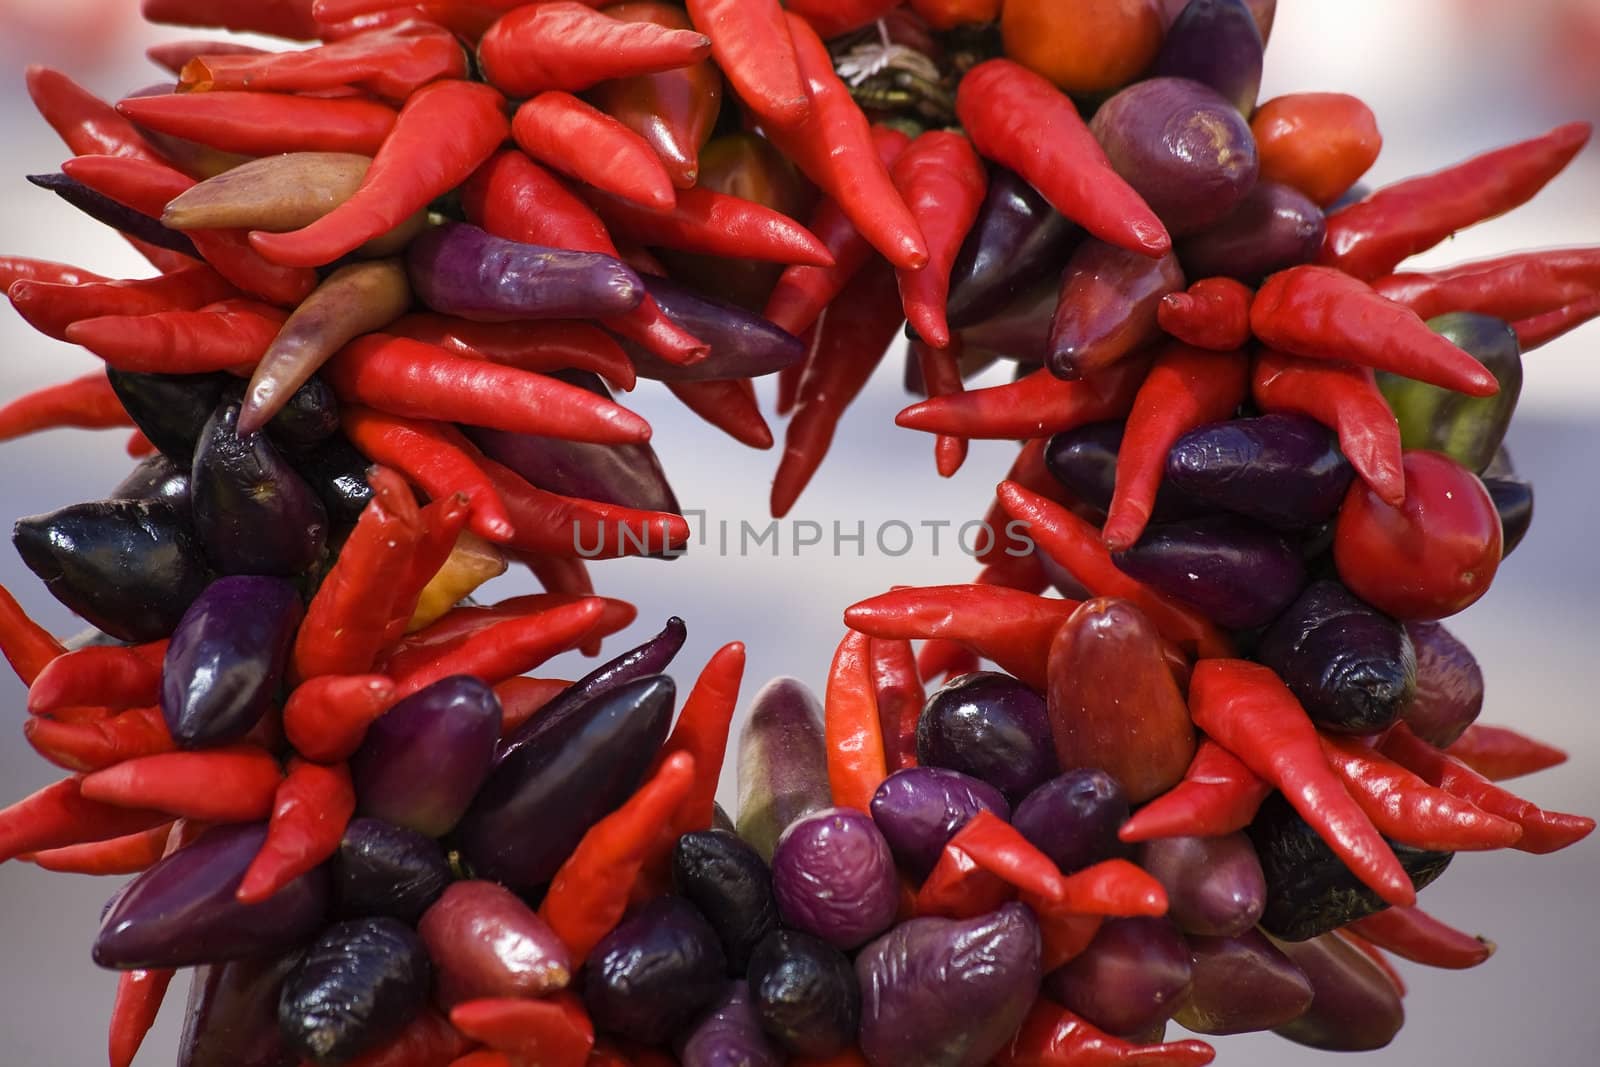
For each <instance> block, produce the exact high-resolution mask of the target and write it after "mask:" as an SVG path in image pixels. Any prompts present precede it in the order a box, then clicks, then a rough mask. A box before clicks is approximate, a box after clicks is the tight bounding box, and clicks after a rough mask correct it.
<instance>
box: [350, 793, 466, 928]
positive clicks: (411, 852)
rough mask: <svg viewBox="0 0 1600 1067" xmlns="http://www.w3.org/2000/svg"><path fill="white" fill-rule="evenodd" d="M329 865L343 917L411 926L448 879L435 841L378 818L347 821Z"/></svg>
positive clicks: (447, 866) (447, 869)
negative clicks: (371, 918) (389, 920)
mask: <svg viewBox="0 0 1600 1067" xmlns="http://www.w3.org/2000/svg"><path fill="white" fill-rule="evenodd" d="M330 863H331V865H332V868H333V872H332V873H333V887H334V895H335V896H336V897H337V898H338V910H339V914H340V915H341V916H342V917H344V918H360V917H363V916H368V915H391V916H393V917H394V918H396V919H404V920H405V921H406V922H415V921H416V920H417V919H418V918H419V917H420V916H421V915H422V913H423V912H425V911H427V910H428V907H429V905H431V904H432V903H433V902H434V901H435V900H438V899H439V895H440V894H441V893H443V892H444V891H445V887H447V886H448V885H450V881H451V879H452V878H453V877H454V875H453V874H452V873H451V871H450V861H449V860H448V859H446V858H445V854H444V849H442V848H440V847H439V842H437V841H435V840H434V839H433V838H431V837H428V836H427V835H425V834H419V833H418V832H417V831H415V830H408V829H406V828H405V827H403V826H395V825H394V824H392V823H386V822H384V821H383V820H382V819H364V818H355V819H351V820H350V825H348V826H346V827H345V828H344V836H343V837H342V838H340V839H339V850H338V851H337V852H335V853H334V854H333V858H332V860H331V861H330Z"/></svg>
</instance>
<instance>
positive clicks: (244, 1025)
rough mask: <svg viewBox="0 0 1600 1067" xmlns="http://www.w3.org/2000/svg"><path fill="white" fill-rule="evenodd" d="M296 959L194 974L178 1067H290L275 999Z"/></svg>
mask: <svg viewBox="0 0 1600 1067" xmlns="http://www.w3.org/2000/svg"><path fill="white" fill-rule="evenodd" d="M299 963H300V953H299V952H298V951H296V952H290V953H288V954H286V955H281V956H252V957H249V958H248V959H242V960H231V961H229V962H227V963H213V964H207V965H206V966H203V967H200V968H197V969H196V970H195V972H194V978H193V979H192V980H191V981H190V983H189V1007H188V1011H187V1012H186V1013H185V1015H184V1020H183V1037H182V1038H181V1039H180V1040H179V1042H178V1067H296V1065H297V1064H298V1063H299V1062H300V1057H299V1056H296V1055H295V1054H294V1053H293V1052H292V1051H290V1049H289V1046H288V1045H287V1044H285V1043H284V1040H283V1035H282V1034H281V1033H279V1031H278V993H279V990H281V989H282V988H283V980H284V978H286V977H287V976H288V974H289V972H290V971H292V970H294V968H295V967H297V966H298V965H299Z"/></svg>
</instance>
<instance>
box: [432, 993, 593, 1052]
mask: <svg viewBox="0 0 1600 1067" xmlns="http://www.w3.org/2000/svg"><path fill="white" fill-rule="evenodd" d="M450 1022H451V1023H452V1024H453V1025H454V1026H455V1028H456V1029H457V1030H460V1031H461V1032H462V1033H463V1034H466V1035H467V1036H468V1037H470V1038H472V1039H473V1040H474V1041H482V1042H483V1043H484V1044H486V1045H489V1046H491V1047H493V1048H498V1049H501V1050H502V1051H505V1052H510V1053H513V1054H514V1055H516V1056H519V1057H526V1058H528V1059H529V1060H531V1061H532V1062H534V1063H538V1064H540V1065H541V1067H584V1062H585V1061H586V1060H587V1059H588V1058H589V1050H590V1049H591V1048H593V1047H594V1025H593V1024H592V1023H590V1022H589V1016H588V1014H587V1013H586V1012H585V1011H584V1010H583V1003H582V1002H581V1001H580V1000H579V999H578V998H577V996H575V995H574V994H572V993H569V992H561V993H556V994H554V995H553V996H549V997H545V998H543V999H541V1000H510V999H506V1000H468V1001H463V1002H462V1003H460V1004H457V1005H456V1006H455V1007H453V1008H451V1009H450Z"/></svg>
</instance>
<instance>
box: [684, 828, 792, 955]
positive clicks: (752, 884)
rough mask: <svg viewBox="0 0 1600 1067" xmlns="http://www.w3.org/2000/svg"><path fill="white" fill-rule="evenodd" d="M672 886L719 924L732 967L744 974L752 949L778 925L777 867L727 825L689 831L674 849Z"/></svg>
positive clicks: (713, 926)
mask: <svg viewBox="0 0 1600 1067" xmlns="http://www.w3.org/2000/svg"><path fill="white" fill-rule="evenodd" d="M672 886H673V888H674V889H675V890H677V891H678V893H679V894H681V895H682V896H684V897H686V898H688V900H689V901H690V903H692V904H693V905H694V906H695V907H697V908H699V909H700V913H701V914H702V915H704V916H705V917H706V921H707V922H709V923H711V927H712V929H714V930H716V932H717V937H718V939H719V940H720V941H721V942H722V954H723V955H724V956H726V957H727V960H728V973H729V974H732V975H742V974H744V972H745V967H746V965H748V964H749V962H750V952H751V950H752V949H754V948H755V947H756V944H757V943H758V942H760V940H761V939H762V938H764V937H766V936H767V934H769V933H771V932H772V931H773V930H774V929H776V927H777V925H778V903H777V901H776V900H775V899H774V898H773V896H772V872H771V871H769V870H768V869H767V863H766V861H765V860H763V859H762V858H761V855H760V853H758V852H756V850H755V849H754V848H752V847H751V846H750V845H749V844H747V843H746V842H745V841H744V840H743V839H742V838H740V837H739V835H738V834H735V833H730V832H729V831H727V830H696V831H694V832H692V833H687V834H684V835H683V836H682V837H680V838H678V843H677V845H676V846H675V847H674V848H673V850H672Z"/></svg>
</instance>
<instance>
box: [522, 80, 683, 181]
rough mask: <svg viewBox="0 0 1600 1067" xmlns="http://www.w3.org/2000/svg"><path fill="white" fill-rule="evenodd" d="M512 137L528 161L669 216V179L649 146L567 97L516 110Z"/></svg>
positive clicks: (547, 97) (543, 96)
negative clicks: (533, 160) (533, 161)
mask: <svg viewBox="0 0 1600 1067" xmlns="http://www.w3.org/2000/svg"><path fill="white" fill-rule="evenodd" d="M511 135H512V137H514V138H515V139H516V142H517V146H518V147H519V148H521V149H522V150H523V151H524V152H526V153H527V154H528V155H529V156H530V157H532V158H533V159H535V160H537V161H538V162H540V163H543V164H544V165H545V166H547V167H550V168H551V169H552V170H558V171H560V172H561V173H563V174H567V175H570V176H571V177H574V178H577V179H578V180H579V181H582V182H587V183H588V184H590V185H592V186H594V187H595V188H597V189H603V190H605V191H606V192H608V193H611V194H612V195H614V196H616V197H617V198H618V199H620V200H623V201H627V202H631V203H635V204H638V205H639V206H641V207H643V208H644V209H645V210H647V211H671V210H672V206H673V204H675V203H676V202H677V193H676V191H675V190H674V189H673V187H672V176H671V175H669V174H668V173H667V168H666V165H665V164H663V163H662V162H661V157H660V156H658V155H656V150H655V149H654V148H651V147H650V142H649V141H646V140H645V139H644V138H643V137H640V136H639V135H638V134H637V133H634V132H633V131H632V130H630V129H628V127H626V126H624V125H623V124H622V123H620V122H618V121H617V120H616V119H614V118H612V117H611V116H610V115H607V114H606V113H605V112H603V111H601V110H600V109H598V108H595V107H591V106H590V105H588V104H586V103H584V102H583V101H582V100H579V99H578V98H577V97H575V96H573V95H572V94H571V93H563V92H555V91H550V92H544V93H540V94H539V95H538V96H536V97H534V98H533V99H531V100H528V101H525V102H524V103H523V105H522V106H521V107H519V108H517V113H516V116H515V117H514V118H513V119H512V120H511Z"/></svg>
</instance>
